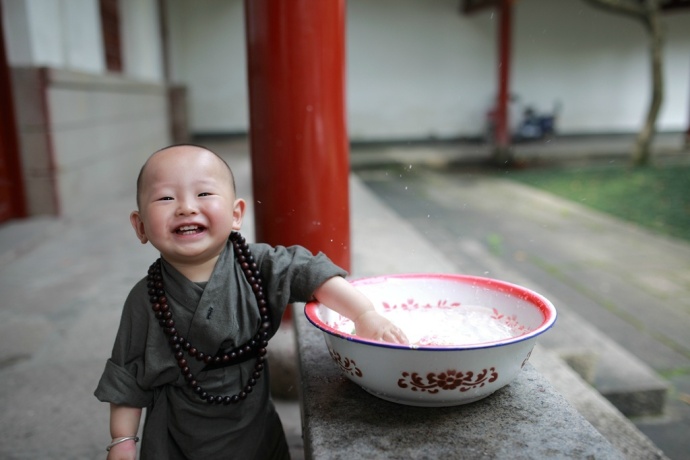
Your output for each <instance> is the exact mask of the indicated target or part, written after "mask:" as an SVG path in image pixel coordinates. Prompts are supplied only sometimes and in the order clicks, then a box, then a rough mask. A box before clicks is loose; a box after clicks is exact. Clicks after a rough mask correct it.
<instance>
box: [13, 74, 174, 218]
mask: <svg viewBox="0 0 690 460" xmlns="http://www.w3.org/2000/svg"><path fill="white" fill-rule="evenodd" d="M13 84H14V91H15V98H16V99H15V101H16V102H15V104H16V106H17V117H18V120H17V122H18V129H19V138H20V150H21V158H22V164H23V168H24V180H25V186H26V191H27V201H28V203H27V207H28V210H29V213H30V214H31V215H36V214H60V215H75V214H77V213H79V212H80V211H81V210H83V209H86V208H88V207H90V206H103V205H107V203H108V202H109V200H111V199H112V197H114V196H117V195H121V194H123V193H126V194H130V195H131V196H132V207H133V208H134V206H135V201H134V199H135V197H134V194H135V192H134V190H135V184H136V176H137V174H138V172H139V168H140V167H141V165H142V164H143V162H144V161H145V160H146V158H147V157H148V155H149V154H150V153H152V152H153V151H155V150H157V149H158V148H160V147H162V146H164V145H166V144H168V143H169V130H168V118H167V116H166V109H167V92H166V90H165V87H164V86H162V85H159V84H153V83H141V82H134V81H131V80H128V79H125V78H120V77H114V76H111V77H104V76H94V75H90V74H86V73H78V72H72V71H68V70H57V69H50V68H36V67H27V68H14V69H13Z"/></svg>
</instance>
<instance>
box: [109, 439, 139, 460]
mask: <svg viewBox="0 0 690 460" xmlns="http://www.w3.org/2000/svg"><path fill="white" fill-rule="evenodd" d="M136 458H137V445H136V443H135V442H134V441H125V442H122V443H120V444H117V445H114V446H113V447H111V448H110V451H109V452H108V459H107V460H136Z"/></svg>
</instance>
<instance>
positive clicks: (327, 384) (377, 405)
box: [294, 315, 625, 459]
mask: <svg viewBox="0 0 690 460" xmlns="http://www.w3.org/2000/svg"><path fill="white" fill-rule="evenodd" d="M294 321H295V327H296V330H297V347H298V358H299V364H300V372H301V374H300V375H301V382H300V388H299V391H300V400H301V405H302V415H303V421H302V423H303V436H304V447H305V457H306V458H308V459H339V458H367V459H383V458H385V459H398V458H399V459H410V458H415V459H424V458H434V459H435V458H443V457H447V458H456V457H457V456H458V454H459V453H462V456H463V457H465V458H511V459H521V458H525V459H526V458H577V459H581V458H597V459H623V458H625V457H624V455H623V454H622V453H621V452H620V451H619V450H618V449H616V448H615V447H614V446H613V445H612V444H611V443H609V441H607V440H606V438H604V437H603V436H602V435H601V434H600V433H599V432H598V431H597V430H596V429H595V428H594V427H593V426H592V425H591V424H590V423H589V422H588V421H587V420H585V419H584V418H583V417H582V416H581V415H580V414H579V413H578V412H577V411H576V410H575V409H574V408H573V407H572V406H571V405H570V404H569V403H568V402H567V401H566V400H565V398H564V397H563V396H561V395H560V394H559V393H558V392H557V391H556V390H555V389H554V388H553V386H551V384H550V383H549V382H548V381H547V380H546V378H544V377H543V376H542V375H541V374H540V373H539V372H537V371H536V369H535V368H534V367H532V366H531V365H530V364H527V365H526V366H525V368H524V369H523V370H522V371H521V372H520V374H519V375H518V377H517V378H516V379H515V381H513V382H512V383H511V384H510V385H508V386H506V387H504V388H502V389H501V390H499V391H497V392H496V393H494V394H493V395H491V396H489V397H488V398H485V399H483V400H481V401H478V402H476V403H472V404H468V405H464V406H456V407H445V408H420V407H410V406H404V405H399V404H394V403H391V402H387V401H384V400H381V399H379V398H376V397H374V396H371V395H370V394H369V393H367V392H365V391H364V390H362V389H361V388H360V387H358V386H357V385H356V384H354V383H352V382H350V381H349V380H347V379H346V378H345V377H343V376H342V375H341V374H340V371H339V370H338V368H337V367H336V366H335V364H334V363H333V362H332V360H331V358H330V356H329V354H328V351H327V348H326V344H325V341H324V338H323V336H322V333H321V332H320V331H318V330H317V329H316V328H314V327H313V326H312V325H311V324H310V323H309V322H308V321H307V320H306V318H305V317H304V315H295V319H294Z"/></svg>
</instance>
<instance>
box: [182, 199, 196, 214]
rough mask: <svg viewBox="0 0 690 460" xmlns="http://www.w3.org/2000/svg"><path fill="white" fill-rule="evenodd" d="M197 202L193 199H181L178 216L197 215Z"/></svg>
mask: <svg viewBox="0 0 690 460" xmlns="http://www.w3.org/2000/svg"><path fill="white" fill-rule="evenodd" d="M196 213H197V207H196V201H195V200H192V199H181V200H179V201H178V206H177V214H178V215H180V216H185V215H190V214H196Z"/></svg>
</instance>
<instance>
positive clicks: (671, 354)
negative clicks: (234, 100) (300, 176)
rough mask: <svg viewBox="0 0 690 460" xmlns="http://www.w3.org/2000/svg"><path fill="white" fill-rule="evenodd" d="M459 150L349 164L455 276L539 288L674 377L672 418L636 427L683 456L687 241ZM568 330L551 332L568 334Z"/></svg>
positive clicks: (687, 447) (417, 151) (687, 414)
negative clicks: (484, 165)
mask: <svg viewBox="0 0 690 460" xmlns="http://www.w3.org/2000/svg"><path fill="white" fill-rule="evenodd" d="M452 148H453V147H452V146H450V147H449V146H442V147H441V148H439V149H433V148H430V147H428V146H422V147H414V146H412V147H407V148H401V147H398V148H397V149H390V148H387V147H386V148H385V152H382V153H379V154H377V152H376V151H375V148H371V147H370V148H368V149H366V151H359V152H357V151H355V152H353V166H354V167H355V170H356V171H357V174H358V176H359V177H360V178H361V179H363V180H364V182H365V184H366V185H367V186H368V187H370V189H371V190H373V191H374V192H375V193H376V194H377V195H378V196H379V197H380V198H381V199H382V200H383V201H384V202H385V203H386V204H387V205H388V206H390V207H391V208H392V209H393V210H395V211H396V212H397V213H398V214H399V215H400V216H401V217H403V218H404V219H405V220H406V221H408V222H409V223H411V224H412V225H413V226H414V227H415V228H416V229H417V230H418V231H419V232H420V233H421V234H422V235H424V237H426V238H427V239H428V240H429V241H430V242H433V245H434V247H436V248H438V249H440V250H441V252H442V253H443V254H444V255H446V257H448V258H449V259H450V260H451V261H452V262H454V263H455V265H456V267H457V270H458V271H459V272H462V273H468V274H475V275H482V276H490V277H495V278H500V279H505V280H508V281H512V282H515V283H518V284H522V285H526V286H528V287H532V288H533V289H535V290H537V291H538V292H541V293H543V294H544V295H546V296H547V297H549V298H550V299H551V300H552V301H554V303H555V304H556V305H557V307H558V308H559V310H560V311H562V312H564V313H565V312H566V311H568V312H571V313H572V314H576V315H578V316H579V317H580V318H584V319H585V320H586V321H587V322H588V323H590V324H591V325H593V326H594V327H595V328H597V329H598V330H599V331H600V332H601V333H602V334H603V335H604V336H607V337H608V338H611V339H613V341H615V342H616V343H618V344H619V345H620V346H621V347H622V348H623V349H625V350H627V351H629V352H631V353H632V354H633V355H635V356H636V357H637V358H639V359H640V360H641V361H643V362H644V363H646V364H647V365H648V366H649V367H651V368H652V369H654V370H655V371H656V372H658V373H659V374H660V375H662V376H664V377H665V378H667V379H668V381H669V382H670V384H671V391H670V392H669V395H668V404H667V406H666V411H665V415H664V416H662V417H646V418H640V419H635V420H634V422H635V423H636V425H637V426H638V428H640V429H641V431H643V432H644V433H645V434H647V435H648V436H649V437H650V438H651V439H652V440H653V441H654V442H655V443H656V444H657V445H658V446H659V447H660V448H662V450H664V451H665V453H666V454H667V455H669V457H671V458H677V459H681V458H687V453H688V452H690V439H688V437H687V433H688V432H690V405H689V404H688V397H689V396H688V395H690V334H688V330H690V245H688V244H687V243H685V242H682V241H679V240H674V239H670V238H665V237H661V236H658V235H655V234H653V233H650V232H648V231H646V230H644V229H641V228H639V227H636V226H631V225H629V224H627V223H624V222H622V221H620V220H617V219H612V218H610V217H609V216H606V215H603V214H601V213H597V212H593V211H591V210H590V209H587V208H585V207H583V206H581V205H578V204H574V203H571V202H566V201H564V200H561V199H559V198H556V197H553V196H551V195H548V194H544V193H542V192H539V191H536V190H535V189H532V188H529V187H526V186H524V185H521V184H518V183H516V182H513V181H510V180H507V179H505V178H502V177H500V176H497V175H496V174H492V175H489V174H485V173H483V172H481V171H480V170H477V169H474V168H473V167H472V166H468V164H467V163H463V162H462V161H459V162H458V159H459V158H460V159H461V160H462V158H461V157H462V155H460V154H459V153H458V152H457V151H456V152H455V153H452V152H450V151H449V150H450V149H452ZM396 152H397V154H396ZM430 152H431V155H430ZM375 158H379V160H378V163H377V160H375ZM464 159H467V156H465V158H464ZM619 159H620V158H619ZM564 324H565V322H562V323H561V324H560V326H561V329H560V330H559V325H557V326H556V327H555V328H554V330H553V331H552V333H550V335H549V337H554V336H557V335H558V334H568V333H572V331H565V330H563V329H562V328H563V327H567V326H565V325H564ZM544 341H545V342H546V341H547V339H546V338H545V340H544ZM597 378H598V379H600V380H601V379H603V380H605V379H606V373H605V372H602V373H601V374H600V375H599V376H598V377H597ZM601 383H602V384H603V383H605V382H601Z"/></svg>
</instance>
